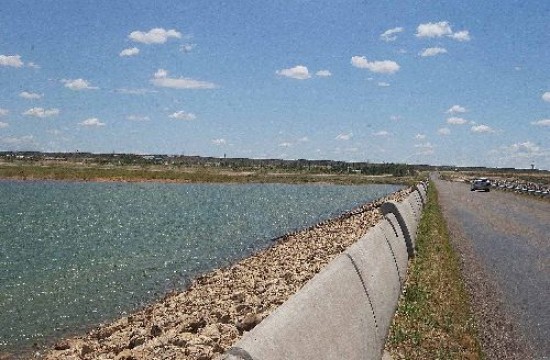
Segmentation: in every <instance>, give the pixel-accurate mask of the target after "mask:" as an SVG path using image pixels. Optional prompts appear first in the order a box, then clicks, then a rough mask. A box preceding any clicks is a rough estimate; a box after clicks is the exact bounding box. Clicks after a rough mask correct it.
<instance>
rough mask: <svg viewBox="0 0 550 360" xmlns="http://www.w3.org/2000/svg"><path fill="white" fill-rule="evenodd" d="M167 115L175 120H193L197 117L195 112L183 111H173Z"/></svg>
mask: <svg viewBox="0 0 550 360" xmlns="http://www.w3.org/2000/svg"><path fill="white" fill-rule="evenodd" d="M168 117H169V118H171V119H176V120H195V119H196V118H197V116H196V115H195V114H193V113H188V112H185V111H176V112H175V113H173V114H171V115H168Z"/></svg>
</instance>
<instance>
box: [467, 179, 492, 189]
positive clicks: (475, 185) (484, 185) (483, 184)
mask: <svg viewBox="0 0 550 360" xmlns="http://www.w3.org/2000/svg"><path fill="white" fill-rule="evenodd" d="M475 190H483V191H490V190H491V182H490V181H489V179H487V178H479V179H475V180H474V181H472V183H471V186H470V191H475Z"/></svg>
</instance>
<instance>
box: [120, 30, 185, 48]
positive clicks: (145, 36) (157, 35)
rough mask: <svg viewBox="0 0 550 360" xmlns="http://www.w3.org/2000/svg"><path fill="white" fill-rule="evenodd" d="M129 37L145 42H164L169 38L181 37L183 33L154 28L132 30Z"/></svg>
mask: <svg viewBox="0 0 550 360" xmlns="http://www.w3.org/2000/svg"><path fill="white" fill-rule="evenodd" d="M128 38H129V39H130V40H132V41H135V42H139V43H143V44H148V45H149V44H164V43H165V42H166V41H168V39H169V38H176V39H180V38H181V33H180V32H178V31H176V30H173V29H172V30H165V29H163V28H154V29H151V30H149V31H148V32H143V31H132V32H131V33H130V35H128Z"/></svg>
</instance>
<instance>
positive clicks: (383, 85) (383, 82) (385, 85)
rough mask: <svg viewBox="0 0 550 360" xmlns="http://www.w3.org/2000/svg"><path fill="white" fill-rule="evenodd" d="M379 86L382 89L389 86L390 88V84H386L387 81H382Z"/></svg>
mask: <svg viewBox="0 0 550 360" xmlns="http://www.w3.org/2000/svg"><path fill="white" fill-rule="evenodd" d="M378 86H380V87H388V86H390V84H389V83H387V82H385V81H380V82H379V83H378Z"/></svg>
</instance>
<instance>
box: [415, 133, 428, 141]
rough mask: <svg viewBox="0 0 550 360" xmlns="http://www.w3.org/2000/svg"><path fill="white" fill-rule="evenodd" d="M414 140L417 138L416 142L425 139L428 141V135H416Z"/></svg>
mask: <svg viewBox="0 0 550 360" xmlns="http://www.w3.org/2000/svg"><path fill="white" fill-rule="evenodd" d="M414 138H415V139H416V140H424V139H426V135H425V134H416V135H415V136H414Z"/></svg>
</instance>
